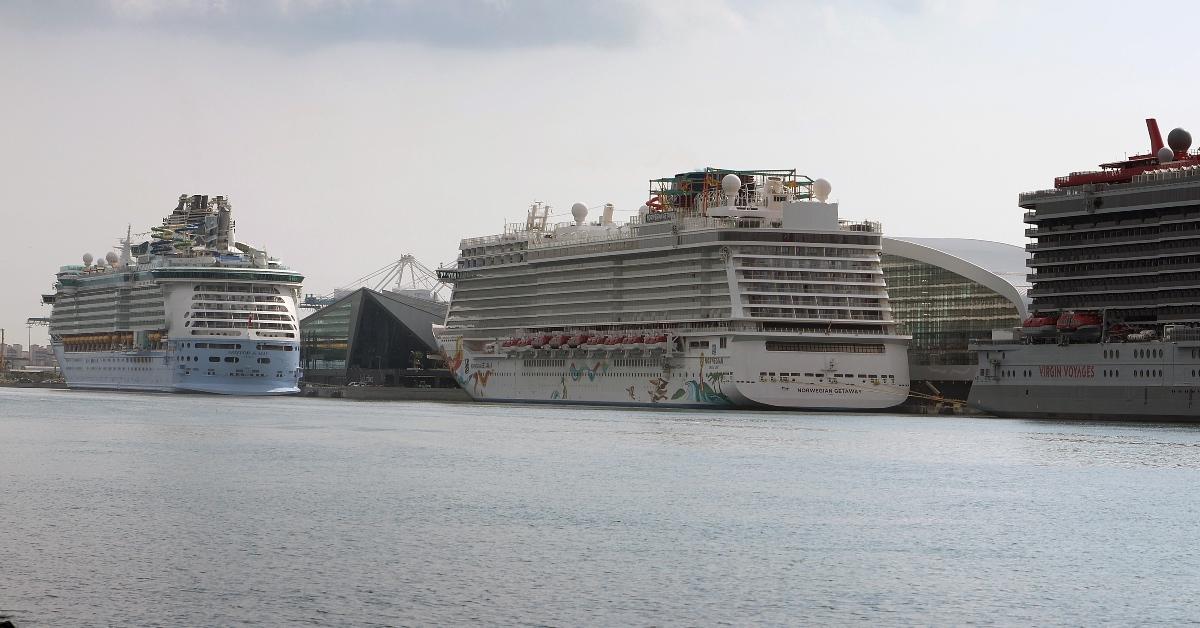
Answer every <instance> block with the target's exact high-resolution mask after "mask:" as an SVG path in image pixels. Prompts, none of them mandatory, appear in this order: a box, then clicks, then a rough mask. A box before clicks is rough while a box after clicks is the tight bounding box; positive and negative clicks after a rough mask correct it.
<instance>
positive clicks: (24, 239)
mask: <svg viewBox="0 0 1200 628" xmlns="http://www.w3.org/2000/svg"><path fill="white" fill-rule="evenodd" d="M1139 6H1140V5H1135V4H1133V3H1128V2H1108V3H1106V2H1077V3H1071V2H1054V3H1049V2H1045V3H1033V2H1029V3H1022V2H968V1H963V2H958V1H952V0H945V1H934V0H929V1H925V2H922V1H917V0H912V1H910V0H862V1H860V2H803V1H799V0H795V1H790V2H773V1H771V0H748V1H745V2H736V1H733V0H729V1H726V2H719V1H713V2H703V1H699V0H678V1H675V0H661V1H656V2H645V3H632V2H620V1H612V2H592V1H587V0H574V1H571V2H558V1H554V0H545V1H528V2H526V1H521V0H492V1H482V0H475V1H471V0H440V1H436V2H435V1H429V2H406V1H384V0H377V1H369V0H265V1H262V2H252V1H248V0H245V1H244V0H93V1H88V0H15V1H14V0H6V1H0V119H2V120H3V127H2V128H3V134H2V135H0V145H2V147H3V150H2V151H0V183H2V184H3V185H2V189H3V193H4V196H3V199H2V202H0V218H2V221H0V233H3V234H4V236H5V237H4V238H3V244H2V246H0V290H2V291H3V292H2V296H0V327H4V328H7V329H8V333H9V340H10V342H11V341H13V339H14V336H15V337H16V339H17V340H16V341H17V342H21V343H24V337H25V332H26V330H25V324H24V322H25V319H26V318H27V317H29V316H48V315H49V309H48V308H43V307H41V306H40V305H39V304H38V301H39V295H40V294H41V293H43V292H50V291H51V284H52V282H53V280H54V272H55V271H56V270H57V268H58V267H59V266H60V265H63V264H71V263H78V260H79V257H80V256H81V255H82V254H83V253H85V252H91V253H92V254H93V255H96V256H97V257H99V256H101V255H102V254H103V253H104V252H106V251H108V250H110V249H113V248H115V246H116V240H117V238H118V237H120V236H122V235H123V234H124V231H125V225H126V223H131V224H132V225H133V227H134V231H135V232H137V231H146V230H147V228H148V227H150V226H151V225H153V224H158V223H159V222H160V220H161V218H162V217H163V215H165V214H166V213H168V212H169V211H170V209H171V208H172V207H174V204H175V199H176V198H177V197H178V195H179V194H182V193H189V194H209V195H221V194H223V195H227V196H229V197H230V198H231V200H232V203H233V206H234V212H235V218H236V219H237V222H238V235H239V239H241V240H243V241H246V242H250V243H253V244H256V245H262V246H265V247H266V248H267V249H268V250H269V251H270V253H271V254H272V255H276V256H279V257H281V258H282V259H283V260H284V261H285V263H289V264H290V265H291V266H293V267H294V268H296V269H298V270H300V271H302V272H303V273H304V274H306V275H307V277H308V279H307V280H306V282H305V290H306V292H314V293H328V292H330V291H332V289H333V288H334V287H335V286H338V285H341V284H345V283H348V282H351V281H353V280H354V279H356V278H358V277H360V276H362V275H365V274H367V273H368V272H370V271H372V270H374V269H376V268H379V267H381V266H383V265H385V264H386V263H388V262H389V261H391V260H395V259H397V258H399V257H400V256H401V255H402V254H404V253H412V254H414V255H416V256H417V257H418V258H419V259H421V260H423V261H424V262H425V263H426V264H427V265H429V266H431V267H433V266H437V264H438V263H439V262H447V261H450V260H453V259H454V257H455V254H456V245H457V243H458V240H459V239H460V238H461V237H464V236H476V235H485V234H489V233H494V232H497V231H499V230H500V228H501V227H502V224H503V223H504V222H505V220H506V219H507V220H517V219H521V218H522V216H523V214H524V211H525V208H526V206H527V205H528V204H529V202H531V201H533V200H543V201H546V202H549V203H551V204H552V205H554V206H555V207H556V208H557V210H558V211H562V212H564V213H565V212H568V211H569V207H570V206H571V204H572V203H574V202H584V203H586V204H588V205H589V206H593V207H595V206H598V205H600V204H602V203H605V202H612V203H615V204H616V205H617V208H618V211H629V210H633V209H635V208H636V207H637V206H638V205H640V204H641V203H642V202H643V201H644V200H645V199H646V189H647V184H646V182H647V180H648V179H650V178H653V177H659V176H664V175H670V174H673V173H676V172H680V171H683V170H687V169H691V168H694V167H697V166H705V165H710V166H717V167H726V168H797V169H798V170H799V171H800V172H802V173H806V174H809V175H811V176H813V177H814V178H815V177H825V178H827V179H829V180H830V181H831V182H832V183H833V190H834V191H833V197H834V200H837V201H839V202H840V203H841V212H842V215H843V217H846V218H870V219H873V220H879V221H882V222H883V224H884V228H885V230H886V231H887V233H889V234H892V235H898V236H917V237H967V238H981V239H990V240H997V241H1002V242H1009V243H1014V244H1021V243H1022V242H1023V240H1024V237H1023V229H1024V225H1022V223H1021V213H1022V212H1021V210H1020V209H1019V208H1017V206H1016V197H1017V194H1018V193H1019V192H1021V191H1026V190H1034V189H1042V188H1047V187H1051V186H1052V183H1053V177H1054V176H1056V175H1061V174H1065V173H1067V172H1070V171H1073V170H1084V169H1089V168H1092V167H1094V166H1095V165H1096V164H1098V163H1099V162H1101V161H1108V160H1111V159H1114V158H1119V157H1121V156H1123V155H1124V154H1125V153H1127V152H1133V151H1138V150H1143V149H1146V148H1147V144H1148V141H1147V139H1146V135H1145V130H1144V123H1143V119H1144V118H1145V117H1149V116H1157V117H1158V118H1159V121H1160V124H1161V125H1162V126H1163V128H1164V133H1165V131H1166V130H1167V129H1169V128H1172V127H1174V126H1184V127H1188V126H1189V125H1191V128H1192V130H1193V131H1197V130H1200V113H1197V111H1196V107H1195V106H1194V104H1193V103H1196V102H1200V98H1198V97H1197V96H1198V93H1197V92H1200V87H1198V86H1197V83H1196V81H1194V80H1193V76H1192V75H1193V71H1192V70H1193V68H1195V67H1198V65H1200V64H1197V56H1198V55H1200V50H1198V49H1197V47H1196V46H1195V45H1194V42H1195V40H1196V35H1195V33H1196V32H1197V31H1196V25H1197V24H1200V19H1197V18H1198V17H1200V16H1198V14H1200V10H1197V9H1195V8H1194V4H1193V3H1187V2H1178V3H1171V2H1160V3H1154V4H1151V5H1144V6H1140V8H1139ZM44 340H45V334H44V333H40V334H38V333H36V332H35V337H34V341H35V342H43V341H44Z"/></svg>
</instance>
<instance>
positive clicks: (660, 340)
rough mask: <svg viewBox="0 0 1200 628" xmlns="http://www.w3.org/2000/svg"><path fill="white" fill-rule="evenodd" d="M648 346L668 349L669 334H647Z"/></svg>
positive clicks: (648, 347)
mask: <svg viewBox="0 0 1200 628" xmlns="http://www.w3.org/2000/svg"><path fill="white" fill-rule="evenodd" d="M646 348H647V349H666V348H667V335H666V334H656V335H653V336H646Z"/></svg>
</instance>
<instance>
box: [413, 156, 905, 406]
mask: <svg viewBox="0 0 1200 628" xmlns="http://www.w3.org/2000/svg"><path fill="white" fill-rule="evenodd" d="M829 190H830V188H829V184H828V182H826V181H824V180H821V179H818V180H816V181H813V180H812V179H810V178H808V177H805V176H802V175H797V174H796V171H795V170H754V171H732V170H719V169H712V168H709V169H705V170H703V171H696V172H687V173H682V174H678V175H676V176H674V177H670V178H666V179H658V180H654V181H651V191H650V194H651V196H650V200H649V201H648V202H647V203H646V204H645V205H643V206H642V207H641V208H640V209H639V212H638V215H636V216H634V217H632V218H631V219H630V220H629V221H628V222H627V223H624V224H622V223H618V222H615V221H614V220H613V207H612V205H605V206H604V209H603V214H602V215H601V217H600V218H599V220H591V221H589V220H588V208H587V207H586V206H585V205H583V204H581V203H576V204H575V205H574V206H573V207H572V209H571V214H572V217H573V218H574V221H573V222H569V223H563V224H555V225H551V224H550V222H549V218H550V209H549V207H548V206H545V205H542V204H540V203H538V204H534V205H533V206H532V207H531V208H530V210H529V213H528V216H527V218H526V220H525V222H523V223H516V224H509V225H508V226H507V227H506V228H505V230H504V232H503V233H501V234H498V235H492V236H487V237H480V238H470V239H466V240H463V241H462V242H461V244H460V246H459V248H460V255H459V257H458V260H457V263H456V264H455V266H454V267H453V268H445V269H441V270H439V275H440V276H441V278H442V279H443V280H444V281H447V282H452V283H453V284H454V292H453V295H452V298H451V303H450V309H449V311H448V313H447V316H446V323H445V325H444V326H438V327H436V328H435V330H434V334H435V336H436V337H437V339H438V343H439V345H440V348H441V350H442V352H443V353H444V356H445V359H446V362H447V366H448V368H450V369H451V371H452V372H453V373H454V375H455V377H456V378H457V380H458V381H459V383H460V384H461V385H462V386H463V388H464V389H466V391H467V392H468V393H469V394H470V395H471V396H472V397H474V398H475V399H477V400H483V401H519V402H533V401H541V402H552V403H585V404H605V403H609V404H620V405H654V406H740V407H777V408H798V409H836V410H854V409H879V408H887V407H891V406H895V405H897V404H899V403H901V402H903V401H904V399H905V398H906V397H907V396H908V387H909V379H908V356H907V352H908V348H907V347H908V340H909V339H908V337H906V336H902V335H899V334H898V333H897V331H896V321H894V320H893V318H892V315H891V310H890V307H889V305H888V297H887V289H886V287H885V285H884V280H883V273H882V271H881V269H880V262H879V256H880V237H881V234H880V229H879V225H878V224H877V223H871V222H847V221H841V220H839V218H838V207H837V204H836V203H830V202H827V198H828V195H829Z"/></svg>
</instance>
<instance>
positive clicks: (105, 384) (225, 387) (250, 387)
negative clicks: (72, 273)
mask: <svg viewBox="0 0 1200 628" xmlns="http://www.w3.org/2000/svg"><path fill="white" fill-rule="evenodd" d="M195 344H196V343H183V342H179V343H174V344H173V345H172V347H171V348H169V349H167V350H160V351H65V350H64V348H63V345H62V344H58V343H56V344H54V345H52V346H53V349H54V354H55V357H56V358H57V359H58V364H59V366H60V368H61V370H62V373H63V377H64V379H65V380H66V382H67V388H71V389H79V390H118V391H120V390H126V391H138V392H191V393H212V394H222V395H245V396H257V395H288V394H296V393H298V392H300V388H299V378H300V375H301V372H300V368H299V362H300V361H299V356H300V352H299V351H298V350H296V349H298V347H294V350H292V351H259V350H255V349H223V350H216V349H198V348H193V347H194V345H195ZM273 344H274V345H276V346H287V345H281V344H280V343H273ZM176 345H178V346H176ZM247 346H254V345H247ZM260 360H266V362H260Z"/></svg>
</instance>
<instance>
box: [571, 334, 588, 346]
mask: <svg viewBox="0 0 1200 628" xmlns="http://www.w3.org/2000/svg"><path fill="white" fill-rule="evenodd" d="M585 340H587V336H584V335H583V334H575V335H574V336H571V337H570V338H568V339H567V346H568V347H570V348H572V349H574V348H575V347H578V346H579V345H581V344H583V342H584V341H585Z"/></svg>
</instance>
